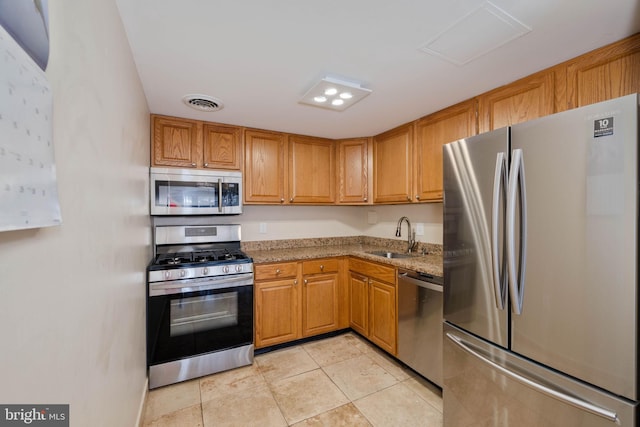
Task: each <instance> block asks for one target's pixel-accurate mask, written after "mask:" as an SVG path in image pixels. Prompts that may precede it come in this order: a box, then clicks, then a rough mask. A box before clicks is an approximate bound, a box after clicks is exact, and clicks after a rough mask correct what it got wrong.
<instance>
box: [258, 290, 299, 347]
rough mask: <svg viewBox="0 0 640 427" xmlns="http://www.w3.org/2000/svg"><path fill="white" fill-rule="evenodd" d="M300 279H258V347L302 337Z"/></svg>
mask: <svg viewBox="0 0 640 427" xmlns="http://www.w3.org/2000/svg"><path fill="white" fill-rule="evenodd" d="M298 286H299V285H298V280H297V279H285V280H275V281H269V282H256V283H255V287H254V291H255V304H256V306H255V314H256V318H255V326H256V337H255V338H256V339H255V346H256V348H260V347H267V346H270V345H275V344H280V343H283V342H287V341H293V340H295V339H298V338H300V333H299V319H300V304H299V302H298V301H299V298H300V295H299V293H298Z"/></svg>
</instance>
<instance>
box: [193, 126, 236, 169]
mask: <svg viewBox="0 0 640 427" xmlns="http://www.w3.org/2000/svg"><path fill="white" fill-rule="evenodd" d="M241 138H242V133H241V129H240V128H238V127H235V126H223V125H217V124H210V123H205V124H204V125H203V132H202V141H203V142H202V146H203V150H202V151H203V162H204V163H203V165H202V166H203V167H205V168H209V169H232V170H240V169H241V167H242V139H241Z"/></svg>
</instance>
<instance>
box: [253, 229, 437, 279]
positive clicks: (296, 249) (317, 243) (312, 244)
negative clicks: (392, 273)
mask: <svg viewBox="0 0 640 427" xmlns="http://www.w3.org/2000/svg"><path fill="white" fill-rule="evenodd" d="M423 249H424V250H425V251H426V254H425V255H422V252H423ZM242 250H243V251H244V252H246V253H247V254H248V255H249V256H250V257H251V258H253V262H254V263H256V264H261V263H269V262H284V261H301V260H307V259H315V258H325V257H337V256H356V257H359V258H363V259H367V260H370V261H376V262H380V263H384V264H389V265H393V266H395V267H399V268H406V269H408V270H414V271H418V272H421V273H427V274H431V275H434V276H438V277H442V246H441V245H435V244H431V243H418V245H417V247H416V248H415V249H414V251H413V255H412V256H411V257H409V258H385V257H382V256H379V255H373V254H370V253H368V252H373V251H389V252H400V253H404V252H406V250H407V243H406V241H404V240H399V239H381V238H373V237H367V236H357V237H336V238H317V239H291V240H269V241H256V242H243V243H242Z"/></svg>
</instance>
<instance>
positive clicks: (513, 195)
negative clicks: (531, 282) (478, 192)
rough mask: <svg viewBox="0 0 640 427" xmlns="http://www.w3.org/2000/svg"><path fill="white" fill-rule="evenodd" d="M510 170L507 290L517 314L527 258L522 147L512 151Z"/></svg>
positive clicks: (507, 223)
mask: <svg viewBox="0 0 640 427" xmlns="http://www.w3.org/2000/svg"><path fill="white" fill-rule="evenodd" d="M512 156H513V157H512V159H511V171H510V172H509V188H508V191H507V218H506V235H507V248H506V252H507V272H508V276H509V292H510V293H511V308H512V310H513V312H514V313H515V314H517V315H520V314H521V313H522V301H523V298H524V277H525V269H526V268H525V267H526V259H527V195H526V185H525V180H524V159H523V154H522V149H519V148H518V149H515V150H513V153H512ZM518 190H520V218H519V219H520V230H519V231H520V256H519V261H520V262H519V268H520V272H519V273H520V277H519V278H518V268H517V267H516V250H515V245H516V231H515V227H516V204H517V201H518Z"/></svg>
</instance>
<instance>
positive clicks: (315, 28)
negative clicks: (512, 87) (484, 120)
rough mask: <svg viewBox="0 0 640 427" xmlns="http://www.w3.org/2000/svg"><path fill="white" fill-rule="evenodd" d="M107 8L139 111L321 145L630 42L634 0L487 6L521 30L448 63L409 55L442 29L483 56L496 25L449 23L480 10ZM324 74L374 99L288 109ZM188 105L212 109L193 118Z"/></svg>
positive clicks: (352, 4) (185, 1) (637, 18)
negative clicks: (115, 21)
mask: <svg viewBox="0 0 640 427" xmlns="http://www.w3.org/2000/svg"><path fill="white" fill-rule="evenodd" d="M116 1H117V4H118V7H119V9H120V14H121V16H122V21H123V23H124V26H125V30H126V34H127V37H128V39H129V43H130V45H131V50H132V51H133V55H134V58H135V61H136V65H137V68H138V72H139V74H140V79H141V81H142V84H143V87H144V91H145V94H146V97H147V101H148V103H149V108H150V110H151V112H152V113H156V114H166V115H171V116H177V117H188V118H193V119H199V120H206V121H212V122H219V123H228V124H234V125H243V126H249V127H255V128H260V129H271V130H277V131H283V132H291V133H300V134H305V135H315V136H323V137H328V138H347V137H356V136H371V135H376V134H378V133H380V132H382V131H385V130H388V129H391V128H393V127H395V126H397V125H400V124H403V123H406V122H409V121H412V120H414V119H416V118H419V117H422V116H424V115H427V114H429V113H432V112H435V111H438V110H439V109H441V108H443V107H446V106H448V105H452V104H454V103H456V102H459V101H463V100H465V99H468V98H471V97H473V96H475V95H478V94H480V93H482V92H485V91H487V90H489V89H492V88H495V87H497V86H500V85H503V84H506V83H509V82H511V81H514V80H516V79H518V78H520V77H523V76H526V75H528V74H531V73H533V72H535V71H538V70H541V69H544V68H547V67H549V66H551V65H554V64H557V63H559V62H562V61H564V60H567V59H570V58H573V57H575V56H578V55H580V54H582V53H584V52H587V51H590V50H592V49H595V48H597V47H600V46H603V45H605V44H608V43H611V42H613V41H616V40H619V39H622V38H624V37H626V36H628V35H631V34H633V33H635V32H638V31H640V4H639V2H638V1H637V0H615V1H612V0H536V1H531V0H492V1H491V3H492V5H489V6H496V7H497V8H498V9H500V10H502V11H503V12H505V13H506V14H508V15H510V16H511V17H513V18H515V19H516V20H517V21H519V22H520V23H522V24H524V26H526V27H528V28H530V29H531V31H530V32H528V33H526V34H524V35H522V36H520V37H517V38H515V39H514V40H511V41H509V42H508V43H506V44H503V45H502V46H500V47H498V48H495V49H493V50H491V51H489V52H487V53H485V54H483V55H481V56H479V57H477V58H476V59H473V60H471V61H469V62H467V63H466V64H464V65H456V64H454V63H451V62H448V61H447V60H445V59H443V58H441V57H439V56H435V55H430V54H427V53H425V52H423V51H420V50H419V49H420V48H421V47H423V46H424V45H425V44H426V43H427V42H430V41H432V40H434V38H436V36H439V35H440V34H441V33H442V32H443V31H445V30H447V29H448V28H452V27H453V28H454V29H455V32H454V33H453V35H454V38H455V41H456V42H460V41H464V42H465V43H474V42H478V43H479V44H480V45H483V44H484V43H485V42H486V41H487V40H485V39H486V37H488V36H490V35H495V33H496V31H495V27H493V25H492V24H490V25H487V27H488V28H486V31H478V25H477V24H476V23H474V25H469V26H466V25H460V24H459V21H460V20H461V19H462V18H464V17H465V16H467V15H469V14H470V13H472V12H473V11H475V10H477V9H478V7H479V6H481V5H483V4H485V5H486V3H487V2H486V1H483V0H439V1H436V0H395V1H388V0H385V1H382V0H323V1H320V0H269V1H265V0H180V1H176V0H116ZM457 23H458V25H456V24H457ZM471 27H473V28H475V29H474V30H471ZM498 33H499V31H498ZM453 48H454V50H458V51H459V50H462V51H465V50H468V49H467V46H454V47H453ZM485 50H486V49H485ZM325 76H330V77H334V78H339V79H344V80H348V81H355V82H358V83H360V84H362V85H363V86H364V87H366V88H368V89H371V90H372V91H373V92H372V94H371V95H369V96H368V97H366V98H364V99H363V100H362V101H360V102H359V103H357V104H355V105H354V106H352V107H351V108H349V109H347V110H345V111H343V112H336V111H331V110H326V109H322V108H316V107H312V106H308V105H304V104H299V103H298V101H299V99H300V98H301V97H302V96H303V95H304V94H305V92H306V91H307V90H308V89H309V88H310V87H311V86H312V85H314V84H315V83H316V82H317V81H318V80H319V79H320V78H322V77H325ZM192 93H199V94H205V95H209V96H213V97H216V98H219V99H220V100H221V101H222V102H223V103H224V108H223V109H222V110H220V111H217V112H213V113H204V112H201V111H196V110H193V109H191V108H189V107H187V106H186V105H185V104H183V103H182V97H183V96H184V95H186V94H192Z"/></svg>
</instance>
